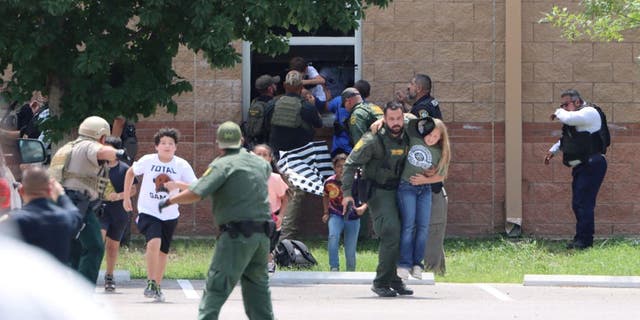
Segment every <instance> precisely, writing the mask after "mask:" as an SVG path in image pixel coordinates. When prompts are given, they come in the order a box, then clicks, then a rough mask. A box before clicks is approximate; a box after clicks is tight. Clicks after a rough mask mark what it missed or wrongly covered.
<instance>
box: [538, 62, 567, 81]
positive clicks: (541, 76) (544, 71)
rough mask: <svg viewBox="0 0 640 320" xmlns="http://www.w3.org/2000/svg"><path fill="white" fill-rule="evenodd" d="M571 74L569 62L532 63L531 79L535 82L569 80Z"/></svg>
mask: <svg viewBox="0 0 640 320" xmlns="http://www.w3.org/2000/svg"><path fill="white" fill-rule="evenodd" d="M572 75H573V74H572V66H571V64H570V63H534V64H533V81H536V82H556V81H571V80H572Z"/></svg>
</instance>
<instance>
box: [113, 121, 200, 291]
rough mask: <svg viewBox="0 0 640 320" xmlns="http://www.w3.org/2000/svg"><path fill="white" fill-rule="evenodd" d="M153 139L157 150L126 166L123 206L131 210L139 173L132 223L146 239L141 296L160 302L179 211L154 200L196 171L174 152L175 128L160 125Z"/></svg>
mask: <svg viewBox="0 0 640 320" xmlns="http://www.w3.org/2000/svg"><path fill="white" fill-rule="evenodd" d="M153 139H154V143H155V146H156V151H157V153H152V154H147V155H144V156H143V157H142V158H140V160H138V161H136V162H134V163H133V165H132V166H131V168H129V170H127V175H126V178H125V185H124V201H123V206H124V209H125V210H126V211H132V209H133V207H132V204H131V189H132V188H131V186H132V185H133V179H134V177H135V176H138V175H142V176H143V177H142V183H141V184H140V195H139V196H138V212H139V214H138V218H137V220H136V224H137V226H138V230H139V231H140V233H142V234H144V236H145V240H146V241H147V248H146V252H145V261H146V264H147V287H146V288H145V289H144V296H145V297H147V298H154V299H155V300H156V301H158V302H163V301H164V294H163V293H162V290H161V289H160V283H161V282H162V278H163V276H164V271H165V268H166V266H167V254H168V253H169V246H170V244H171V240H172V239H173V233H174V231H175V229H176V226H177V225H178V217H179V216H180V212H179V211H178V205H175V204H174V205H170V206H168V207H166V208H164V209H163V210H162V212H160V211H159V210H158V203H159V202H160V200H162V199H165V198H167V197H168V196H169V194H171V195H173V194H177V193H178V192H179V190H184V189H187V188H188V187H189V184H190V183H191V182H193V181H196V175H195V174H194V172H193V169H192V168H191V165H189V163H188V162H187V161H186V160H184V159H182V158H180V157H178V156H176V155H175V153H176V145H177V144H178V131H177V130H176V129H173V128H163V129H160V130H159V131H158V132H157V133H156V134H155V135H154V137H153Z"/></svg>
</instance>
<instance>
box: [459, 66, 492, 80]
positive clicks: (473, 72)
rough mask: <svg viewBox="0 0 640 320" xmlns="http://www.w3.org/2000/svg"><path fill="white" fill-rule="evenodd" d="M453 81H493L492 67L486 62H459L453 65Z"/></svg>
mask: <svg viewBox="0 0 640 320" xmlns="http://www.w3.org/2000/svg"><path fill="white" fill-rule="evenodd" d="M453 71H454V73H453V79H454V81H458V82H464V81H471V82H490V81H492V80H493V65H492V64H491V63H486V62H468V63H467V62H460V63H456V64H455V65H454V69H453Z"/></svg>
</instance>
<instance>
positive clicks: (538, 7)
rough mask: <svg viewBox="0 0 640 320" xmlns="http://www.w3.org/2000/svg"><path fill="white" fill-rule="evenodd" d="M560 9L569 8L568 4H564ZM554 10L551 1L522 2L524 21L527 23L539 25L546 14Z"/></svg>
mask: <svg viewBox="0 0 640 320" xmlns="http://www.w3.org/2000/svg"><path fill="white" fill-rule="evenodd" d="M556 2H557V1H556ZM564 2H566V1H564ZM560 7H567V3H562V4H561V5H560ZM552 8H553V3H551V2H550V1H546V2H540V1H536V2H527V1H523V2H522V20H523V21H527V22H532V23H537V22H538V21H539V20H540V19H541V18H542V17H544V13H545V12H549V11H551V9H552Z"/></svg>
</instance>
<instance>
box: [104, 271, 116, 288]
mask: <svg viewBox="0 0 640 320" xmlns="http://www.w3.org/2000/svg"><path fill="white" fill-rule="evenodd" d="M104 291H107V292H114V291H116V281H115V280H113V275H112V274H105V275H104Z"/></svg>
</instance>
